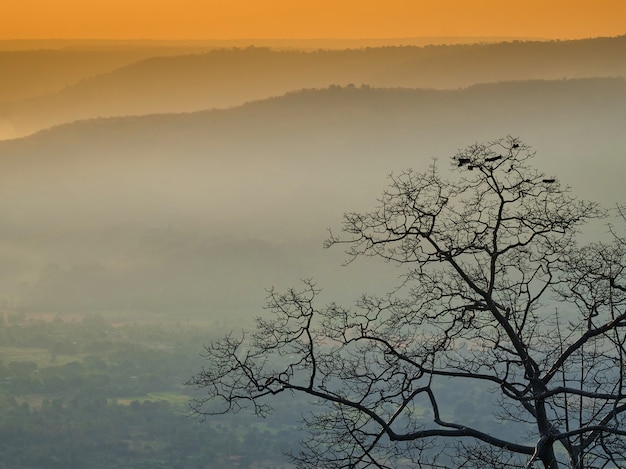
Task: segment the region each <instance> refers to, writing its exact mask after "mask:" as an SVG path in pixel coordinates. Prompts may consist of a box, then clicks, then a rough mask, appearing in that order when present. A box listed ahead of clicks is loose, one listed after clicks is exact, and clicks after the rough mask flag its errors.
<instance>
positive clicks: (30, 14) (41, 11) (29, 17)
mask: <svg viewBox="0 0 626 469" xmlns="http://www.w3.org/2000/svg"><path fill="white" fill-rule="evenodd" d="M621 34H626V0H1V1H0V39H46V38H67V39H76V38H92V39H105V38H109V39H140V38H141V39H235V38H263V39H265V38H322V37H325V38H392V37H416V36H517V37H520V36H522V37H544V38H562V39H572V38H581V37H592V36H616V35H621Z"/></svg>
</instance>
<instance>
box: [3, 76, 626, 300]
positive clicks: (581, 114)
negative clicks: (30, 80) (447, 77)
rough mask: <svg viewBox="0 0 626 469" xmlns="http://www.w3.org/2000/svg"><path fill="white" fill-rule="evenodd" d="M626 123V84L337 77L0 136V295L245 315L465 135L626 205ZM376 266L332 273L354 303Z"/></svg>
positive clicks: (313, 268)
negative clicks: (500, 144)
mask: <svg viewBox="0 0 626 469" xmlns="http://www.w3.org/2000/svg"><path fill="white" fill-rule="evenodd" d="M625 123H626V81H625V80H624V79H580V80H556V81H521V82H509V83H498V84H490V85H477V86H473V87H469V88H467V89H463V90H445V91H436V90H414V89H400V88H396V89H376V88H371V87H338V86H333V87H330V88H326V89H310V90H303V91H299V92H296V93H290V94H287V95H284V96H282V97H278V98H272V99H266V100H261V101H257V102H251V103H248V104H246V105H244V106H241V107H238V108H232V109H226V110H212V111H203V112H197V113H189V114H168V115H151V116H144V117H126V118H108V119H93V120H87V121H82V122H77V123H74V124H68V125H64V126H60V127H56V128H53V129H50V130H46V131H43V132H40V133H38V134H36V135H33V136H30V137H27V138H23V139H18V140H12V141H4V142H0V194H1V195H2V196H1V197H0V210H1V212H2V214H3V220H4V230H3V232H2V239H1V241H2V243H1V244H0V256H2V259H3V262H2V265H1V266H0V280H1V281H2V286H3V292H2V293H3V295H4V296H5V297H19V298H21V300H20V301H22V305H23V306H24V307H27V305H30V306H28V307H30V308H35V309H37V308H47V309H55V308H56V310H60V311H69V310H73V309H80V310H82V311H85V310H91V308H103V307H106V309H107V310H115V309H120V308H133V309H146V310H152V309H154V308H155V307H157V306H158V307H159V308H161V309H163V310H176V311H179V312H183V311H185V310H190V311H191V310H193V311H199V310H207V309H211V310H216V309H217V310H219V311H228V312H233V311H238V312H242V311H251V310H257V309H258V306H259V304H262V299H263V295H264V291H265V290H264V289H265V288H266V287H268V286H271V285H284V284H285V283H292V282H293V279H294V278H305V277H308V276H314V277H316V278H324V279H326V280H327V285H328V284H331V285H332V284H333V281H332V280H328V279H332V278H334V277H333V275H335V274H331V273H329V272H328V271H323V272H322V270H323V269H324V268H328V266H332V267H333V268H334V267H338V266H339V265H340V264H341V261H342V260H343V256H342V254H341V252H338V251H332V252H330V255H332V256H335V257H333V259H329V258H328V257H324V256H328V255H329V254H328V251H323V252H322V250H321V248H320V246H321V243H322V240H323V238H324V237H325V235H326V228H327V227H333V226H335V227H336V224H337V223H338V222H339V220H340V219H341V215H342V214H343V213H344V212H346V211H351V210H365V209H367V208H368V207H371V206H372V205H373V204H375V199H376V196H377V195H378V194H379V192H380V190H381V189H382V188H383V187H384V186H385V176H386V175H388V174H389V173H390V172H398V171H401V170H403V169H405V168H408V167H411V168H414V169H416V170H419V171H423V170H426V169H427V168H428V165H429V164H430V162H431V161H432V158H434V157H436V158H438V162H439V163H438V164H439V165H440V167H441V168H442V170H443V171H447V168H449V163H448V161H449V158H450V157H451V156H453V155H454V153H455V152H456V150H457V149H459V148H464V147H465V146H467V145H468V144H471V143H474V142H482V141H488V140H491V139H495V138H498V137H501V136H503V135H507V134H512V135H515V136H518V137H520V138H522V139H523V140H524V141H525V142H526V143H528V144H530V145H532V146H533V147H534V148H535V149H536V150H537V160H536V162H535V163H536V166H537V167H539V168H540V169H542V170H544V171H546V172H547V173H548V174H554V175H557V176H558V177H560V178H561V180H562V181H563V183H564V184H568V185H571V186H572V187H573V190H574V193H575V194H576V196H578V197H583V198H590V199H594V200H598V201H600V202H603V203H606V204H609V205H612V204H614V203H616V202H623V195H622V193H621V192H620V188H621V187H622V182H623V181H622V179H623V174H624V173H625V172H626V166H625V165H626V160H625V159H624V154H623V148H626V134H625V133H624V125H625ZM598 172H600V173H601V174H602V177H601V178H599V177H593V175H595V174H596V173H598ZM620 197H621V198H620ZM155 229H156V232H154V231H151V230H155ZM151 232H152V233H156V234H157V236H156V237H155V236H154V235H150V233H151ZM155 240H156V241H155ZM251 240H252V243H253V244H250V242H251ZM154 243H156V244H154ZM155 246H156V248H155ZM157 248H158V249H157ZM155 249H156V250H155ZM250 253H253V254H254V255H251V254H250ZM157 254H158V255H157ZM50 263H52V265H48V264H50ZM322 265H325V266H326V267H322ZM320 269H322V270H320ZM383 272H384V270H383V269H382V268H380V267H379V266H377V267H376V272H375V273H372V272H369V273H367V272H366V271H365V270H361V269H360V270H359V271H358V272H355V271H354V270H351V271H350V273H349V277H350V278H349V280H345V279H344V281H343V283H341V282H335V284H337V285H342V291H341V292H340V294H342V295H345V296H349V297H350V298H353V297H354V296H355V295H358V293H360V292H362V291H363V289H367V288H369V287H368V284H367V283H366V280H365V279H364V277H368V276H369V277H368V278H370V281H373V282H374V284H375V285H377V286H378V287H380V285H382V284H383V281H382V280H381V279H380V276H382V275H384V274H383ZM341 275H343V274H341ZM395 275H397V274H395V273H392V274H391V275H388V276H387V281H389V279H395ZM371 279H373V280H371ZM375 285H373V286H372V288H374V286H375ZM237 286H240V287H237ZM238 288H240V290H238ZM208 305H209V306H208Z"/></svg>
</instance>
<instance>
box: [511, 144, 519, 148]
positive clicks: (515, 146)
mask: <svg viewBox="0 0 626 469" xmlns="http://www.w3.org/2000/svg"><path fill="white" fill-rule="evenodd" d="M511 148H519V143H514V144H513V146H512V147H511Z"/></svg>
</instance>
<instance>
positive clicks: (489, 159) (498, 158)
mask: <svg viewBox="0 0 626 469" xmlns="http://www.w3.org/2000/svg"><path fill="white" fill-rule="evenodd" d="M501 159H502V155H498V156H492V157H491V158H485V163H490V162H492V161H498V160H501Z"/></svg>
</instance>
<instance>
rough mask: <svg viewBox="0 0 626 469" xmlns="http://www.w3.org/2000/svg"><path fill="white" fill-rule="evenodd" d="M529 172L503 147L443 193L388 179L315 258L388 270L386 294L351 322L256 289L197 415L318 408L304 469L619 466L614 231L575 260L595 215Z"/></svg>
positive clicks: (425, 179) (622, 359)
mask: <svg viewBox="0 0 626 469" xmlns="http://www.w3.org/2000/svg"><path fill="white" fill-rule="evenodd" d="M533 156H534V152H533V151H532V150H531V149H530V148H529V147H528V146H527V145H526V144H524V143H523V142H521V141H519V140H518V139H516V138H512V137H507V138H503V139H500V140H497V141H494V142H490V143H487V144H475V145H472V146H470V147H468V148H466V149H465V150H462V151H460V152H459V153H458V154H457V155H456V156H455V157H454V158H453V159H452V164H451V172H450V177H449V178H446V177H443V176H442V174H441V173H440V172H439V170H438V168H437V165H436V162H433V164H432V166H431V167H430V168H429V169H428V170H427V171H426V172H423V173H418V172H414V171H406V172H403V173H402V174H400V175H397V176H391V177H390V185H389V187H388V188H387V189H386V190H385V191H384V193H383V195H382V197H381V198H380V200H379V204H378V206H377V207H376V208H375V209H374V210H373V211H371V212H368V213H348V214H346V215H344V220H343V230H342V231H343V233H342V234H341V235H340V236H335V235H334V234H333V233H332V232H331V234H330V238H329V240H328V241H327V243H326V244H327V246H328V247H330V246H334V245H337V244H339V245H344V246H346V248H347V251H346V252H347V254H348V256H349V257H348V261H347V262H348V263H350V262H352V261H354V260H355V259H357V258H359V257H370V256H371V257H376V258H382V259H385V260H387V261H390V262H393V263H397V264H400V265H403V266H404V267H406V271H405V272H404V275H403V277H402V278H401V281H400V285H399V286H398V288H397V289H396V290H395V291H394V292H392V293H390V294H388V295H384V296H378V295H372V294H366V295H363V296H362V297H361V298H360V299H359V300H358V301H357V302H356V303H355V305H354V307H351V308H346V307H342V306H340V305H337V304H334V303H331V304H329V305H318V304H317V302H318V301H317V296H318V294H319V290H318V289H317V287H316V286H315V284H314V283H313V282H312V281H305V282H304V284H303V286H302V287H301V288H299V289H296V288H292V289H289V290H287V291H286V292H279V291H276V290H270V291H269V295H268V304H267V307H268V309H269V310H270V311H271V312H272V315H271V317H270V318H259V319H257V323H256V326H257V327H256V330H255V331H254V332H252V333H251V334H250V335H249V336H248V335H246V334H242V335H241V336H236V335H235V334H232V335H229V336H227V337H224V338H223V339H221V340H219V341H216V342H214V343H212V344H210V345H207V346H206V357H207V361H206V367H205V368H204V369H203V370H202V371H201V372H199V373H198V374H197V375H196V376H194V377H193V378H192V379H191V380H190V384H194V385H196V386H198V387H200V388H202V390H203V391H204V392H206V394H204V396H205V397H203V398H200V399H198V400H196V401H195V402H194V410H195V411H196V412H197V413H199V414H202V415H209V414H212V413H224V412H236V411H238V410H239V409H240V408H241V407H243V406H247V405H250V406H252V407H253V408H254V410H255V411H256V413H257V414H259V415H261V416H265V415H266V414H267V413H268V412H269V411H270V410H271V404H272V403H278V402H279V398H277V396H280V395H283V394H290V393H304V394H307V395H309V396H312V397H313V398H316V400H317V401H318V404H319V406H320V407H319V411H316V412H313V413H312V414H310V415H307V416H305V417H304V422H305V423H306V425H307V428H308V429H309V430H310V432H311V437H310V439H307V440H306V441H303V442H302V449H301V450H300V451H299V452H297V453H294V454H292V455H291V457H292V459H293V461H294V462H295V463H296V464H297V466H298V467H302V468H331V467H332V468H344V467H345V468H360V467H380V468H387V467H450V466H453V467H464V468H469V467H497V468H504V467H521V468H524V467H535V466H536V465H542V466H543V467H544V468H549V469H556V468H558V467H570V468H596V467H597V468H600V467H607V468H608V467H624V465H625V464H626V457H625V456H624V455H625V454H626V445H625V436H626V429H625V427H624V415H625V414H624V413H625V411H626V394H625V392H624V383H625V378H624V372H625V370H626V350H625V347H624V343H625V342H626V334H625V333H624V328H625V327H626V278H625V277H626V275H625V272H624V266H625V265H626V249H625V248H626V243H625V242H624V239H623V238H620V237H619V236H618V234H617V230H616V229H614V228H613V229H612V233H613V236H612V239H611V241H609V242H598V243H593V244H589V245H585V246H579V244H578V243H577V238H578V235H579V229H580V228H581V227H582V226H584V225H585V224H587V223H589V222H590V221H592V220H594V219H601V218H603V217H605V216H607V213H608V212H606V211H605V210H603V209H601V208H600V207H599V206H597V205H596V204H594V203H591V202H585V201H579V200H577V199H576V198H575V197H573V196H572V195H570V192H569V190H568V189H567V188H565V187H563V186H561V184H560V183H559V182H558V179H556V178H553V177H546V175H544V174H542V173H540V172H539V171H537V170H536V169H534V168H533V167H532V166H531V165H530V160H531V158H532V157H533ZM621 213H622V215H623V214H624V211H623V210H622V211H621ZM622 218H623V217H622ZM451 387H454V388H455V389H461V390H462V389H467V390H471V389H479V390H481V393H483V394H482V396H484V400H485V401H491V402H493V403H495V404H497V408H496V409H495V410H494V412H493V415H492V416H491V417H492V418H493V420H494V422H496V425H495V426H493V425H492V426H488V427H486V426H484V425H481V424H480V422H478V423H476V422H474V420H473V419H472V418H468V412H457V413H456V414H455V413H454V408H453V407H452V406H453V404H454V403H451V402H449V399H445V398H444V397H443V396H445V393H446V392H448V391H449V390H450V389H451ZM498 424H500V427H498ZM498 428H501V429H502V430H499V429H498Z"/></svg>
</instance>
